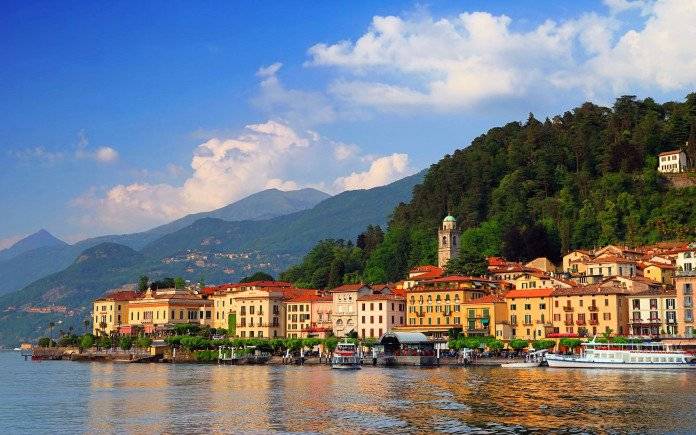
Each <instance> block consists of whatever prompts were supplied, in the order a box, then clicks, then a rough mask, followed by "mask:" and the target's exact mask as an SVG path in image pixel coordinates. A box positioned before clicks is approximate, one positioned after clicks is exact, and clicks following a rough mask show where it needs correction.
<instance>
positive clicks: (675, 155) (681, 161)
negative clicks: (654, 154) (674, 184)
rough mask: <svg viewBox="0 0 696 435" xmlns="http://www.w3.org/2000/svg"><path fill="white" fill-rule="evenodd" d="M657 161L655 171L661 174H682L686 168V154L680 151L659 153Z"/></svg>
mask: <svg viewBox="0 0 696 435" xmlns="http://www.w3.org/2000/svg"><path fill="white" fill-rule="evenodd" d="M658 159H659V161H658V166H657V170H658V171H660V172H662V173H677V172H684V171H685V170H686V168H687V161H686V153H685V152H684V151H682V150H673V151H666V152H664V153H660V154H658Z"/></svg>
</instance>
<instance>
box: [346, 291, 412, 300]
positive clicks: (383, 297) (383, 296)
mask: <svg viewBox="0 0 696 435" xmlns="http://www.w3.org/2000/svg"><path fill="white" fill-rule="evenodd" d="M357 300H359V301H391V300H399V301H403V300H405V299H404V297H403V296H398V295H395V294H392V293H389V294H371V295H362V296H358V299H357Z"/></svg>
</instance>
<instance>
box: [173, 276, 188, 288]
mask: <svg viewBox="0 0 696 435" xmlns="http://www.w3.org/2000/svg"><path fill="white" fill-rule="evenodd" d="M184 287H186V280H184V278H182V277H180V276H177V277H176V278H174V288H177V289H180V288H184Z"/></svg>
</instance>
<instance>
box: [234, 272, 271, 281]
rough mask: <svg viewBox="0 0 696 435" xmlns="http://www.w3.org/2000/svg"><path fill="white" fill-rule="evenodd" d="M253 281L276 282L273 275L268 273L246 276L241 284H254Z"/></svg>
mask: <svg viewBox="0 0 696 435" xmlns="http://www.w3.org/2000/svg"><path fill="white" fill-rule="evenodd" d="M253 281H275V280H274V279H273V275H271V274H268V273H266V272H256V273H254V274H253V275H250V276H245V277H244V278H242V279H241V280H239V282H253Z"/></svg>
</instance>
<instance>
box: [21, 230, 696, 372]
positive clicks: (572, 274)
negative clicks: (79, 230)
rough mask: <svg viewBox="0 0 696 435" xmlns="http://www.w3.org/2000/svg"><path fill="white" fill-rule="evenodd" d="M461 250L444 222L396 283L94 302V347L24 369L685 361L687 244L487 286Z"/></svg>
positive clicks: (56, 352) (497, 268) (609, 252)
mask: <svg viewBox="0 0 696 435" xmlns="http://www.w3.org/2000/svg"><path fill="white" fill-rule="evenodd" d="M458 237H459V230H458V228H457V223H456V220H455V218H454V217H452V216H447V217H445V218H444V220H443V222H442V225H441V227H440V229H439V230H438V266H433V265H424V266H419V267H415V268H413V269H412V270H410V272H409V274H408V279H406V280H403V281H400V282H396V283H388V284H369V285H368V284H348V285H342V286H340V287H337V288H333V289H301V288H295V287H294V286H293V285H292V284H291V283H288V282H277V281H255V282H245V283H236V284H222V285H217V286H210V287H204V288H200V287H197V286H190V287H188V288H171V289H158V290H151V289H148V290H147V291H144V292H135V291H116V292H113V293H109V294H106V295H105V296H103V297H101V298H99V299H97V300H95V301H94V303H93V313H92V322H91V323H92V328H93V330H92V334H86V335H85V337H82V338H81V340H78V339H79V337H76V338H75V341H76V343H73V344H75V345H76V346H75V347H51V344H52V343H51V341H50V339H47V338H45V339H43V340H45V341H47V342H48V344H47V343H39V346H36V347H34V351H33V354H34V358H37V359H48V358H50V359H62V358H69V359H88V360H95V359H96V360H119V361H124V360H125V361H162V362H195V361H198V362H214V361H229V362H237V363H242V362H269V361H270V362H274V361H275V362H284V363H288V362H298V361H299V362H301V363H305V362H308V361H313V359H312V358H314V359H315V360H316V361H318V362H322V361H323V362H327V361H328V360H329V359H330V355H332V353H334V349H335V348H336V346H337V344H338V343H341V342H344V341H347V340H350V341H352V342H353V343H356V342H357V343H358V345H359V347H358V349H362V352H361V351H360V350H358V354H359V355H361V356H363V357H364V359H363V361H371V362H372V363H373V364H385V365H390V364H409V365H434V364H441V363H442V364H447V363H467V362H472V361H474V362H477V363H480V364H486V361H488V362H489V363H491V364H495V363H500V361H501V360H500V357H501V356H503V357H505V356H507V357H510V355H515V356H520V355H521V354H522V355H524V353H525V352H530V353H531V352H532V351H535V350H536V351H539V350H540V349H546V350H552V351H555V352H558V353H565V354H573V353H577V352H578V351H579V348H581V346H580V345H581V342H583V341H584V342H586V341H588V340H590V339H593V337H596V338H595V339H594V340H597V341H601V342H604V343H606V342H610V343H615V344H616V345H619V344H620V343H636V342H643V341H652V342H655V341H659V342H661V343H663V344H665V345H669V346H670V348H677V349H679V352H682V353H684V354H686V355H689V354H693V351H694V350H695V349H696V338H694V315H693V289H694V287H696V243H688V242H683V243H682V242H668V243H659V244H656V245H652V246H639V247H634V248H628V247H623V246H614V245H609V246H605V247H602V248H600V249H595V250H591V251H587V250H574V251H571V252H568V253H567V254H566V255H565V256H564V257H563V259H562V264H561V265H558V266H557V265H555V264H553V263H552V262H551V261H549V260H548V259H546V258H537V259H535V260H533V261H531V262H529V263H526V264H521V263H516V262H509V261H506V260H505V259H503V258H499V257H491V258H488V273H487V275H485V276H458V275H450V276H447V275H445V273H444V265H445V264H446V263H447V262H448V261H449V260H450V259H452V258H454V257H456V256H457V255H458V253H459V243H458V242H459V241H458ZM339 347H340V345H339ZM467 349H468V350H467ZM488 356H495V357H498V358H497V359H496V358H491V359H486V357H488ZM316 357H319V358H316Z"/></svg>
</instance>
